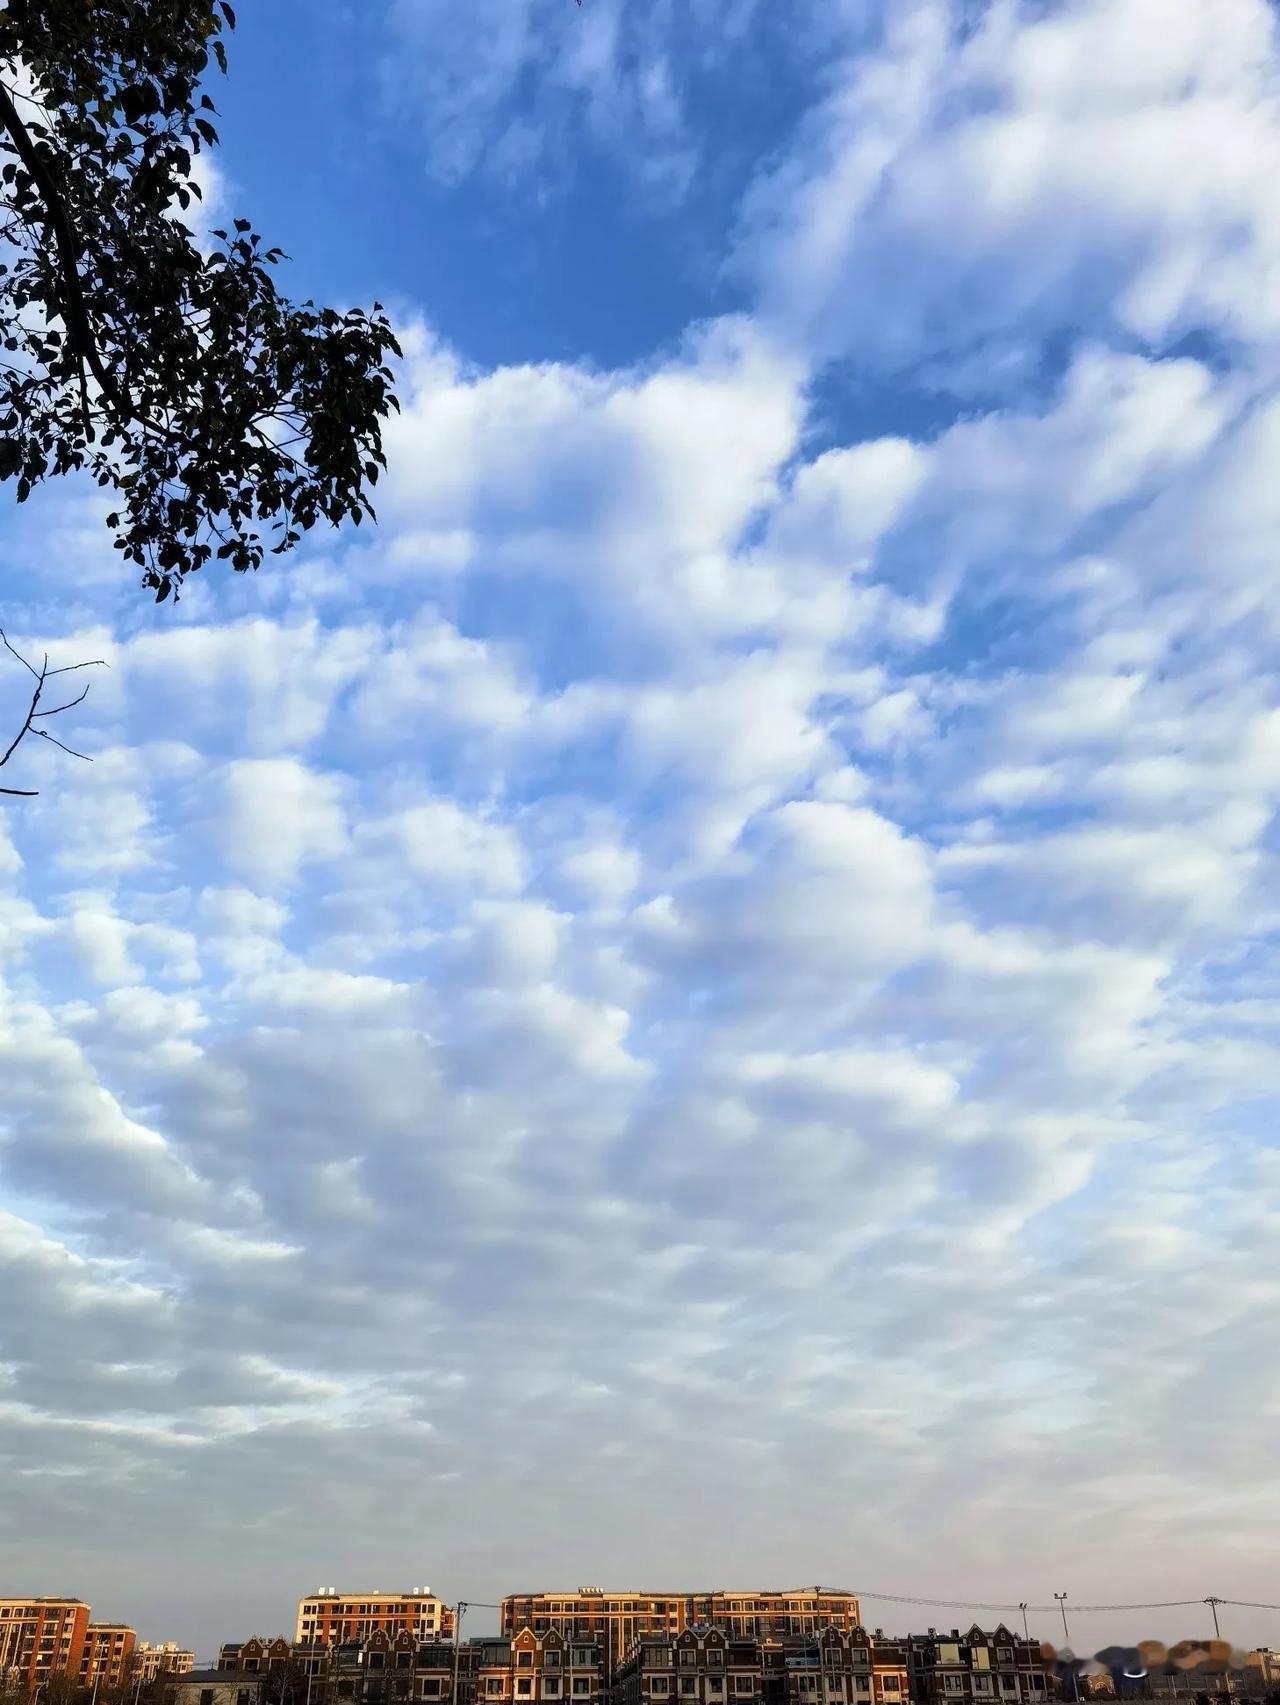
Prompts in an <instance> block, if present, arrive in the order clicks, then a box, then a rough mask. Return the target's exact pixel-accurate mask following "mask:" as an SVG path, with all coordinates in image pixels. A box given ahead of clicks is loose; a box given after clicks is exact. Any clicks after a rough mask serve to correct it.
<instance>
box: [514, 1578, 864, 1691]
mask: <svg viewBox="0 0 1280 1705" xmlns="http://www.w3.org/2000/svg"><path fill="white" fill-rule="evenodd" d="M860 1622H861V1615H860V1611H859V1607H858V1600H857V1598H856V1596H855V1595H854V1594H853V1593H847V1592H839V1591H835V1590H833V1589H831V1588H828V1587H798V1588H793V1589H789V1590H786V1591H779V1590H775V1589H769V1590H761V1589H759V1588H755V1589H752V1590H751V1591H740V1592H732V1591H731V1592H705V1591H704V1592H652V1591H645V1592H641V1591H639V1590H632V1591H628V1592H616V1591H606V1590H605V1589H604V1588H603V1587H579V1588H578V1590H577V1592H576V1593H565V1592H549V1591H548V1592H524V1593H510V1594H508V1595H507V1596H506V1597H505V1598H504V1599H503V1600H502V1607H501V1627H502V1632H503V1633H504V1634H506V1635H508V1636H509V1637H511V1636H514V1635H515V1634H516V1633H517V1632H518V1631H519V1630H520V1629H521V1628H524V1627H529V1628H532V1629H533V1631H534V1633H536V1634H541V1633H545V1632H547V1631H548V1630H550V1629H552V1628H554V1629H556V1630H557V1631H558V1632H559V1633H561V1634H566V1635H569V1636H583V1635H587V1636H591V1637H593V1638H595V1639H597V1640H598V1641H599V1642H600V1644H601V1645H602V1647H603V1649H604V1657H605V1665H606V1670H607V1672H608V1675H609V1677H610V1678H612V1675H613V1673H614V1671H615V1670H616V1669H617V1668H618V1665H619V1664H620V1663H621V1661H622V1657H623V1654H624V1653H625V1652H627V1651H628V1650H629V1649H630V1647H631V1645H632V1643H633V1641H635V1640H637V1639H638V1638H639V1637H640V1636H641V1635H642V1634H667V1635H675V1634H679V1633H681V1632H683V1631H684V1630H685V1629H687V1628H706V1627H711V1628H719V1629H721V1630H722V1631H723V1632H725V1633H727V1634H733V1635H739V1636H743V1637H754V1638H756V1639H759V1640H767V1639H770V1638H777V1639H781V1638H782V1637H783V1636H784V1635H788V1634H814V1633H817V1631H818V1630H819V1629H821V1628H826V1627H836V1628H845V1629H850V1628H856V1627H858V1626H859V1624H860Z"/></svg>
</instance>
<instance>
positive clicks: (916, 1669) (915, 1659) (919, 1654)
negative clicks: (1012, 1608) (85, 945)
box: [907, 1623, 1055, 1705]
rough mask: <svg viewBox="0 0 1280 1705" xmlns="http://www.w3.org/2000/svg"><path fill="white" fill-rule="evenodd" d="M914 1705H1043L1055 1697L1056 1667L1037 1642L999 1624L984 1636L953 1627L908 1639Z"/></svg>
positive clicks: (972, 1630) (977, 1632) (981, 1632)
mask: <svg viewBox="0 0 1280 1705" xmlns="http://www.w3.org/2000/svg"><path fill="white" fill-rule="evenodd" d="M907 1671H908V1675H909V1678H910V1686H911V1700H912V1705H1015V1701H1022V1702H1023V1705H1044V1702H1045V1701H1046V1700H1049V1699H1052V1698H1053V1697H1054V1675H1055V1671H1054V1666H1053V1664H1052V1663H1051V1662H1049V1661H1047V1660H1046V1658H1045V1656H1044V1653H1043V1650H1042V1648H1041V1645H1040V1642H1039V1641H1038V1640H1027V1639H1024V1638H1023V1637H1022V1635H1020V1634H1016V1635H1015V1634H1012V1633H1010V1631H1009V1630H1008V1629H1007V1628H1006V1627H1005V1626H1004V1624H1003V1623H1001V1624H1000V1626H999V1627H998V1628H996V1629H995V1630H994V1632H992V1633H984V1632H983V1630H982V1629H981V1628H979V1627H977V1625H976V1624H975V1626H974V1627H972V1628H970V1629H969V1631H968V1633H967V1634H962V1633H961V1632H960V1630H959V1629H958V1628H953V1629H952V1630H951V1632H950V1634H942V1635H940V1634H939V1633H938V1631H937V1630H936V1629H934V1628H931V1629H930V1630H929V1632H928V1633H927V1634H911V1635H909V1636H908V1638H907Z"/></svg>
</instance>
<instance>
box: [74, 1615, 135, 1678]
mask: <svg viewBox="0 0 1280 1705" xmlns="http://www.w3.org/2000/svg"><path fill="white" fill-rule="evenodd" d="M137 1643H138V1636H137V1634H136V1633H135V1632H134V1630H133V1629H132V1628H130V1627H129V1626H128V1624H127V1623H124V1622H91V1623H89V1625H88V1627H87V1628H86V1629H85V1636H84V1647H83V1649H82V1652H81V1657H80V1685H81V1687H88V1688H92V1689H93V1690H94V1691H95V1692H97V1691H98V1690H99V1689H100V1688H113V1687H123V1685H124V1683H125V1680H126V1678H127V1677H130V1676H131V1675H132V1673H133V1666H132V1659H133V1648H134V1647H135V1646H136V1645H137Z"/></svg>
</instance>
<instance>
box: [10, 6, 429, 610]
mask: <svg viewBox="0 0 1280 1705" xmlns="http://www.w3.org/2000/svg"><path fill="white" fill-rule="evenodd" d="M234 24H235V15H234V13H233V11H232V8H231V6H230V5H228V4H227V3H226V0H8V4H7V5H6V7H5V8H4V9H3V10H0V342H2V343H3V346H4V347H3V351H0V362H2V363H3V365H2V366H0V478H2V479H13V480H16V481H17V496H18V500H19V501H20V502H21V501H24V500H25V499H26V497H27V496H28V494H29V493H30V491H31V489H32V488H33V487H34V486H35V485H37V484H38V483H39V482H40V481H41V480H43V479H45V478H47V477H48V476H50V475H53V474H64V473H68V472H70V471H72V470H73V469H78V468H83V469H87V470H88V471H89V472H90V473H91V474H92V475H93V477H94V478H95V479H96V480H97V482H98V483H99V485H101V486H104V487H110V488H114V490H115V491H117V492H118V493H119V499H120V501H119V504H118V506H117V512H116V513H114V514H113V515H111V516H110V517H109V521H108V524H109V526H110V527H111V528H112V529H113V531H114V532H115V535H116V537H115V544H116V548H117V549H118V550H120V551H121V552H122V553H123V555H124V558H125V560H126V561H128V562H133V563H136V564H137V565H138V567H139V569H140V570H141V574H142V582H143V584H144V585H145V586H148V587H150V588H151V589H152V590H153V591H154V592H155V596H156V598H157V600H159V599H163V598H165V597H167V596H169V594H170V593H173V594H174V595H175V596H176V594H177V589H178V587H179V585H180V584H181V582H182V579H183V577H184V576H185V575H187V574H190V573H191V572H192V571H193V570H195V569H198V568H200V567H202V566H203V565H204V564H205V563H207V562H208V561H209V560H210V558H221V559H223V560H225V561H228V562H229V563H230V564H231V566H232V567H233V568H236V569H241V570H244V569H250V568H257V567H258V566H259V564H260V563H261V561H262V558H263V555H264V553H265V552H267V551H272V552H275V553H280V552H283V551H286V550H288V549H289V548H290V547H291V546H292V545H294V544H296V543H297V541H298V539H299V537H300V536H301V534H302V532H303V531H305V530H306V529H307V528H309V527H312V526H313V525H314V524H315V523H316V522H317V521H318V520H325V521H329V522H331V523H332V524H333V525H335V526H337V525H338V524H339V523H341V522H342V521H343V520H345V519H347V518H350V519H351V520H352V521H354V522H357V523H358V522H359V521H360V519H361V517H362V516H365V515H367V516H370V517H372V514H373V510H372V508H371V506H370V502H369V498H368V495H367V493H368V488H369V487H370V486H371V485H372V484H373V483H374V482H376V480H377V477H378V470H379V468H382V467H385V466H386V463H385V459H384V457H383V452H382V436H381V427H382V421H383V419H384V418H385V417H386V414H387V411H388V409H390V408H394V407H395V406H396V400H395V397H394V395H393V394H392V391H391V384H392V373H391V369H390V368H389V366H388V365H387V362H388V361H389V359H390V358H391V357H392V356H393V355H395V354H398V353H399V351H398V349H397V346H396V342H395V338H394V336H393V335H392V331H391V327H390V325H389V323H388V321H387V319H386V317H385V316H384V314H383V313H382V310H381V308H380V305H379V304H377V303H375V304H374V306H373V309H372V312H370V313H365V312H362V311H359V310H353V311H351V312H348V313H339V312H338V311H336V310H335V309H332V308H318V307H316V306H315V305H314V304H313V303H311V302H303V303H302V304H301V305H295V304H294V303H291V302H290V301H288V300H287V299H286V298H285V297H283V296H282V295H280V294H279V292H278V291H277V290H276V287H275V283H274V281H273V269H274V268H275V266H276V264H277V263H278V261H279V260H281V259H282V258H283V257H282V256H281V253H280V251H279V250H278V249H271V248H264V247H263V244H262V240H261V239H260V238H259V237H258V235H257V234H256V233H255V232H254V231H252V230H251V229H250V227H249V223H248V221H246V220H243V219H237V220H235V221H234V226H233V228H232V229H231V230H230V231H229V232H228V231H217V232H214V233H213V237H214V238H215V239H216V246H214V247H213V248H212V250H211V251H210V252H202V251H201V248H200V247H199V246H198V245H197V241H196V237H195V234H194V233H193V232H192V231H191V230H190V229H189V228H188V226H187V225H186V224H185V223H183V215H185V214H186V213H187V212H188V210H189V209H190V208H191V207H192V205H193V203H198V197H199V188H198V185H197V184H196V183H195V182H194V181H193V178H192V165H193V160H194V157H195V155H196V154H198V153H200V152H201V150H202V149H205V148H210V147H212V146H214V144H215V143H216V142H217V135H216V132H215V130H214V128H213V123H212V119H211V116H210V115H211V114H213V112H214V107H213V102H212V101H211V100H210V98H209V96H208V95H207V94H204V93H201V91H200V80H201V77H202V76H203V75H204V73H205V71H206V69H207V68H208V66H209V61H210V59H212V60H213V61H215V62H216V64H217V66H218V68H219V69H220V70H224V71H225V69H226V51H225V47H224V44H223V40H222V37H223V34H224V32H225V30H228V29H231V28H234Z"/></svg>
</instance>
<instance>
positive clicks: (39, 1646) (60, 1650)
mask: <svg viewBox="0 0 1280 1705" xmlns="http://www.w3.org/2000/svg"><path fill="white" fill-rule="evenodd" d="M88 1627H89V1606H88V1605H87V1604H85V1603H84V1602H83V1600H81V1599H78V1598H0V1688H3V1689H4V1690H5V1691H8V1690H10V1689H13V1688H20V1687H34V1686H35V1685H36V1683H37V1682H41V1681H47V1680H48V1679H49V1677H50V1676H51V1675H70V1676H78V1675H79V1674H80V1663H81V1659H82V1658H83V1657H84V1643H85V1635H86V1632H87V1630H88Z"/></svg>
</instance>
